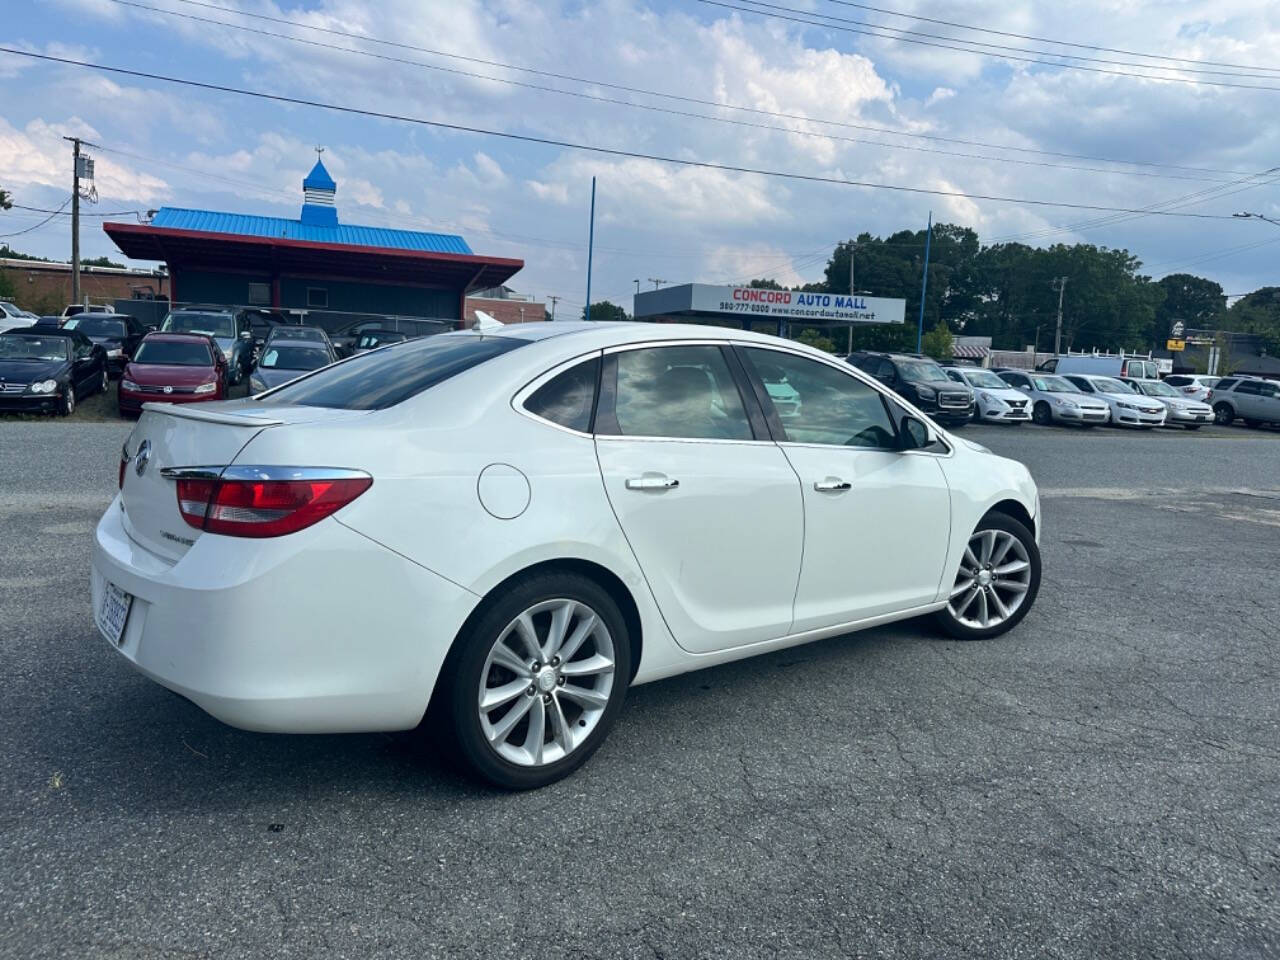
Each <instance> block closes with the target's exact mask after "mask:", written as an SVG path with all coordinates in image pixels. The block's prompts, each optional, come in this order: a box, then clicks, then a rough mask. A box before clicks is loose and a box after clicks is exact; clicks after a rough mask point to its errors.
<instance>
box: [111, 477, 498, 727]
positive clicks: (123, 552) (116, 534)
mask: <svg viewBox="0 0 1280 960" xmlns="http://www.w3.org/2000/svg"><path fill="white" fill-rule="evenodd" d="M91 579H92V590H93V602H94V607H93V609H95V610H96V609H97V603H98V600H99V598H100V597H101V595H102V591H103V589H104V587H103V581H104V580H106V581H110V582H111V583H113V584H115V585H116V586H117V587H119V588H120V589H122V590H124V591H125V592H127V593H128V594H130V595H131V596H132V597H133V598H134V599H133V601H132V606H131V609H130V611H129V615H128V620H127V621H126V623H125V629H124V633H123V635H122V636H121V642H120V645H119V646H118V647H115V649H116V650H117V652H118V653H119V654H120V655H121V656H122V657H124V658H125V659H126V660H128V661H129V663H130V664H131V665H132V666H133V667H134V668H136V669H137V670H138V671H139V672H141V673H142V674H144V675H145V676H147V677H150V678H151V679H152V680H155V681H156V682H157V683H160V684H161V685H163V686H165V687H167V688H169V689H170V690H173V691H175V692H177V693H179V694H181V695H182V696H184V697H186V698H187V699H189V700H191V701H192V702H194V703H195V704H196V705H197V706H199V707H200V708H201V709H203V710H205V711H206V712H208V713H209V714H211V715H212V716H214V717H216V718H217V719H219V720H221V721H223V722H224V723H228V724H230V725H232V726H235V727H241V728H243V729H247V730H261V731H268V732H276V733H353V732H361V731H371V730H402V729H408V728H411V727H413V726H415V725H416V724H417V723H418V722H419V721H420V720H421V718H422V715H423V713H424V711H425V710H426V706H427V703H428V701H429V700H430V697H431V691H432V688H433V687H434V685H435V681H436V677H437V674H438V673H439V670H440V666H441V664H442V663H443V661H444V657H445V654H446V653H447V651H448V648H449V645H450V643H451V642H452V640H453V638H454V636H455V635H456V634H457V632H458V629H459V628H460V627H461V625H462V623H463V621H464V620H465V619H466V617H467V615H468V614H469V613H470V611H471V609H472V608H473V606H474V605H475V603H476V602H477V599H478V598H477V597H475V596H474V595H473V594H471V593H469V592H468V591H466V590H464V589H462V588H461V587H458V586H456V585H455V584H453V583H450V582H449V581H447V580H444V579H443V578H441V577H438V576H436V575H435V574H433V573H431V572H429V571H427V570H425V569H424V568H422V567H420V566H418V565H416V564H414V563H411V562H410V561H408V560H406V559H404V558H403V557H401V556H400V555H399V554H396V553H393V552H392V551H390V550H388V549H386V548H385V547H383V546H381V545H379V544H377V543H375V542H374V541H372V540H369V539H368V538H366V537H364V536H362V535H361V534H358V533H356V532H355V531H353V530H350V529H349V528H347V527H345V526H343V525H342V524H341V523H339V522H337V520H335V519H333V518H329V519H327V520H324V521H321V522H320V523H318V524H316V525H315V526H314V527H310V528H308V529H307V530H303V531H300V532H299V533H296V534H292V535H290V536H287V537H279V538H276V539H272V540H241V539H238V538H233V537H221V536H215V535H212V534H205V535H203V536H201V537H200V538H199V539H198V540H197V541H196V543H195V545H194V546H192V547H191V548H190V549H189V550H188V551H187V553H186V554H185V555H184V556H183V557H182V559H180V560H178V561H177V562H176V563H171V562H170V561H168V560H166V559H164V558H161V557H159V556H157V555H155V554H153V553H151V552H149V551H147V550H145V549H143V548H142V547H140V546H139V545H138V544H137V543H135V542H134V541H133V540H131V539H130V538H129V536H128V534H127V533H126V532H125V529H124V525H123V523H122V514H121V508H120V502H119V498H117V499H116V500H115V501H113V502H112V504H111V506H110V507H109V508H108V510H107V512H106V514H105V515H104V516H103V517H102V520H101V521H100V522H99V523H98V527H97V531H96V534H95V538H94V547H93V559H92V578H91ZM108 642H109V641H108Z"/></svg>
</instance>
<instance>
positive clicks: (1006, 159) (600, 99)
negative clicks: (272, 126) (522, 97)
mask: <svg viewBox="0 0 1280 960" xmlns="http://www.w3.org/2000/svg"><path fill="white" fill-rule="evenodd" d="M111 2H113V3H116V4H119V5H121V6H125V7H133V8H135V9H138V10H146V11H149V12H152V13H161V14H165V15H166V16H171V17H179V18H181V19H183V20H190V21H193V22H196V23H204V24H209V25H212V26H219V27H225V28H227V29H231V30H239V31H242V32H245V33H252V34H256V35H258V36H262V37H268V38H270V39H273V40H285V41H288V42H289V43H298V44H303V45H305V46H309V47H318V48H320V49H324V50H334V51H337V52H339V53H348V54H352V55H355V56H361V57H369V58H372V59H375V60H383V61H386V62H390V63H398V64H403V65H406V66H411V67H419V68H421V69H424V70H434V71H438V72H441V73H447V74H451V75H454V76H460V77H466V78H468V79H472V80H487V81H491V82H493V83H501V84H506V85H508V86H515V87H521V88H523V89H527V90H537V91H540V92H543V93H551V94H556V95H558V96H564V97H573V98H575V99H579V100H589V101H593V102H596V103H606V104H612V105H614V106H621V107H627V108H630V109H633V110H645V111H648V112H652V113H662V114H667V115H668V116H675V117H684V118H687V119H692V120H704V121H710V122H711V123H722V124H729V125H732V126H737V127H747V128H751V129H756V130H769V131H774V132H777V133H785V134H788V135H790V136H795V135H797V134H798V135H800V136H803V137H812V138H816V139H822V140H836V141H841V142H844V143H858V144H863V145H867V146H877V147H884V148H886V149H890V150H910V151H913V152H916V153H932V154H939V155H942V156H948V157H962V158H966V159H970V160H984V161H987V162H989V163H1009V164H1016V165H1018V166H1032V167H1049V168H1053V169H1061V170H1078V171H1082V172H1085V173H1102V174H1119V175H1121V176H1132V177H1156V178H1160V179H1166V180H1201V181H1204V182H1225V181H1222V180H1221V178H1220V177H1204V176H1189V175H1187V174H1176V173H1159V172H1155V171H1152V170H1114V169H1107V168H1102V167H1084V166H1078V165H1074V164H1065V163H1054V162H1050V161H1047V160H1026V159H1019V158H1017V157H1010V156H994V157H993V156H987V155H984V154H976V153H963V152H960V151H956V150H944V149H940V148H937V147H923V146H915V145H912V144H904V143H885V142H884V141H883V140H868V139H866V138H864V137H850V136H843V135H840V134H835V133H829V132H825V131H820V130H797V129H794V128H792V127H782V126H777V125H775V124H769V123H754V122H751V121H749V120H738V119H733V118H731V117H719V116H714V115H710V114H705V113H694V112H691V111H687V110H676V109H673V108H671V107H662V106H657V105H655V104H649V103H636V102H634V101H631V100H622V99H619V98H617V97H606V96H601V95H599V94H593V93H584V92H582V91H577V90H562V89H560V88H558V87H551V86H546V85H544V84H538V83H528V82H525V81H521V80H512V79H510V78H508V77H495V76H492V75H489V74H483V73H474V72H472V71H469V70H459V69H456V68H453V67H443V66H440V65H439V64H433V63H425V62H423V61H421V60H410V59H407V58H405V57H396V56H390V55H387V54H381V53H374V52H373V51H371V50H359V49H354V48H352V47H345V46H339V45H337V44H332V43H323V42H321V41H318V40H307V39H305V38H303V37H295V36H290V35H289V34H283V33H278V32H275V31H272V30H263V29H260V28H257V27H250V26H246V25H244V24H239V23H229V22H227V21H225V20H213V19H210V18H208V17H201V16H197V15H195V14H191V13H182V12H180V11H177V10H166V9H164V8H162V7H155V6H151V5H149V4H145V3H138V2H136V0H111ZM184 2H190V0H184ZM202 6H205V4H202ZM228 12H230V11H228Z"/></svg>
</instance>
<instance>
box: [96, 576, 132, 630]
mask: <svg viewBox="0 0 1280 960" xmlns="http://www.w3.org/2000/svg"><path fill="white" fill-rule="evenodd" d="M132 605H133V597H131V596H129V594H127V593H125V592H124V591H123V590H121V589H120V588H119V587H117V586H116V585H115V584H114V583H111V582H110V581H108V580H104V581H103V583H102V598H101V599H100V600H99V601H98V609H97V610H96V611H94V618H95V619H96V620H97V622H98V629H99V630H101V631H102V635H103V636H104V637H106V638H107V639H108V640H110V641H111V642H112V643H114V644H115V645H116V646H117V647H118V646H120V638H121V637H123V636H124V625H125V623H127V622H128V620H129V608H130V607H131V606H132Z"/></svg>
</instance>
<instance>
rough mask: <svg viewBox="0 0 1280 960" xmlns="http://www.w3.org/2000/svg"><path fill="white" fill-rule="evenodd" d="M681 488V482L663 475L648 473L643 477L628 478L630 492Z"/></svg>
mask: <svg viewBox="0 0 1280 960" xmlns="http://www.w3.org/2000/svg"><path fill="white" fill-rule="evenodd" d="M678 486H680V481H679V480H676V479H675V478H674V477H668V476H666V475H665V474H661V473H647V474H645V475H644V476H643V477H628V478H627V489H628V490H671V489H673V488H675V487H678Z"/></svg>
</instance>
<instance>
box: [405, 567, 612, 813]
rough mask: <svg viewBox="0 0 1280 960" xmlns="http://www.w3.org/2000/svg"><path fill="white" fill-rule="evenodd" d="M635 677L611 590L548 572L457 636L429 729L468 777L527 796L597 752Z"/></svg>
mask: <svg viewBox="0 0 1280 960" xmlns="http://www.w3.org/2000/svg"><path fill="white" fill-rule="evenodd" d="M630 677H631V638H630V635H629V634H628V632H627V626H626V621H625V620H624V619H623V617H622V614H621V612H620V611H619V609H618V605H617V603H615V602H614V600H613V598H612V597H611V596H610V595H609V593H608V592H607V591H605V590H604V589H603V588H602V587H601V586H600V585H599V584H597V583H596V582H595V581H593V580H590V579H588V578H586V577H583V576H580V575H578V574H568V573H565V574H555V573H551V574H542V575H538V576H534V577H531V578H529V579H528V580H524V581H523V582H518V583H517V584H515V585H514V586H510V587H504V588H503V590H502V594H501V596H499V597H497V598H496V599H495V600H494V602H493V603H492V604H491V605H489V606H488V608H487V609H485V610H484V611H483V612H482V613H481V614H480V615H479V616H478V617H477V618H476V619H475V622H474V624H473V625H472V626H471V627H469V628H468V629H467V631H466V632H465V633H464V634H463V635H462V636H460V637H459V638H458V646H457V647H456V648H455V650H454V651H452V652H451V653H450V656H449V662H448V664H447V666H446V669H445V670H443V671H442V672H441V676H440V679H439V681H438V683H437V690H438V691H439V696H438V698H437V700H438V702H437V703H436V704H433V709H432V711H431V712H430V713H429V715H428V716H429V723H430V724H431V726H432V727H433V728H434V732H436V733H437V734H440V735H443V736H444V737H447V738H448V741H447V742H445V743H444V746H446V748H447V749H448V750H449V751H450V752H451V753H452V754H453V755H454V757H455V759H457V760H458V761H459V762H460V764H461V766H462V767H463V768H464V769H465V770H466V771H468V772H469V773H471V774H473V775H475V776H477V777H479V778H481V779H483V780H486V781H488V782H489V783H491V784H493V785H494V786H498V787H502V788H505V789H508V790H528V789H531V788H534V787H541V786H545V785H546V784H549V783H553V782H555V781H556V780H559V779H561V778H562V777H565V776H568V775H569V774H570V773H572V772H573V771H574V770H576V769H577V768H578V767H579V766H581V765H582V764H583V763H584V762H585V761H586V760H587V758H588V757H590V756H591V754H592V753H594V752H595V750H596V749H597V748H598V747H599V746H600V744H601V743H602V742H603V741H604V738H605V736H606V735H607V734H608V732H609V728H610V727H611V726H612V725H613V722H614V720H615V719H616V718H617V715H618V712H619V711H620V710H621V708H622V701H623V699H624V697H625V696H626V687H627V684H628V683H629V682H630ZM431 714H434V715H435V717H434V719H432V718H431Z"/></svg>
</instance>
